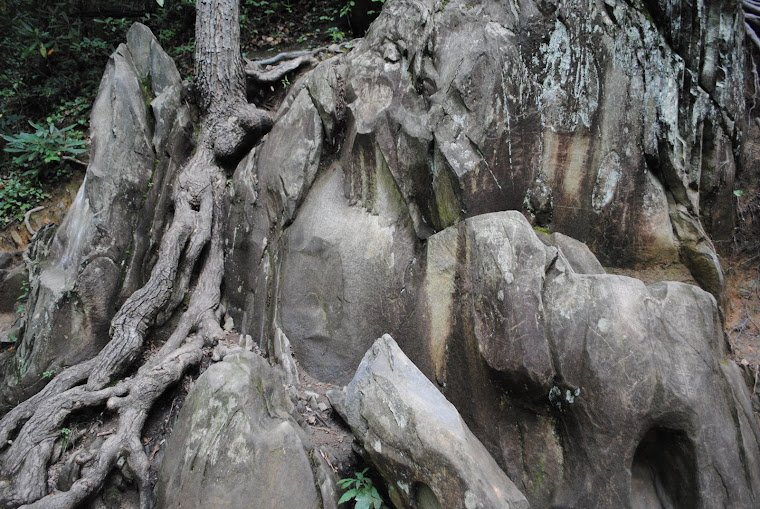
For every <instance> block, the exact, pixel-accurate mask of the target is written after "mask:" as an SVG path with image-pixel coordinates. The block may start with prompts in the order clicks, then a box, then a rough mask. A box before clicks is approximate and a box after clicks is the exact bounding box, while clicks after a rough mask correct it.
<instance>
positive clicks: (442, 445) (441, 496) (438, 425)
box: [345, 334, 529, 509]
mask: <svg viewBox="0 0 760 509" xmlns="http://www.w3.org/2000/svg"><path fill="white" fill-rule="evenodd" d="M345 405H346V414H347V418H348V423H349V424H350V426H351V430H352V431H353V433H354V435H355V436H356V438H357V439H358V440H359V442H360V443H361V444H362V446H363V448H364V451H365V453H366V454H367V456H368V457H369V458H370V459H371V461H372V463H373V464H374V465H375V467H376V468H377V469H378V471H379V472H380V474H381V475H382V476H383V477H384V478H385V479H386V480H387V481H388V485H389V491H390V497H391V501H392V502H393V504H394V506H395V507H398V508H406V507H410V508H411V507H420V508H425V509H435V508H438V509H440V508H443V507H466V508H468V509H476V508H477V509H495V508H498V507H503V508H505V509H506V508H514V509H517V508H527V507H529V505H528V501H527V500H526V499H525V497H524V496H523V494H522V493H520V490H518V489H517V488H516V487H515V485H514V483H512V481H511V480H510V479H509V478H508V477H507V476H506V475H505V474H504V472H502V471H501V469H500V468H499V466H498V465H497V464H496V462H495V461H494V460H493V458H492V457H491V456H490V455H489V454H488V451H486V449H485V447H483V444H481V443H480V442H479V441H478V439H477V438H475V436H474V435H473V434H472V433H471V432H470V430H469V429H468V428H467V425H466V424H465V423H464V421H463V420H462V418H461V417H460V416H459V413H458V412H457V410H456V408H454V406H453V405H452V404H451V403H449V402H448V401H446V398H445V397H443V395H442V394H441V393H440V392H439V391H438V389H437V388H436V387H435V386H434V385H433V384H432V383H431V382H430V380H428V379H427V378H425V375H423V374H422V372H421V371H420V370H419V369H417V367H416V366H415V365H414V364H412V362H411V361H410V360H409V358H408V357H407V356H406V355H404V352H402V351H401V349H400V348H399V347H398V345H397V344H396V342H395V341H393V338H391V337H390V336H389V335H387V334H386V335H384V336H383V337H382V338H380V339H378V340H377V341H375V343H374V344H373V345H372V348H370V349H369V350H368V351H367V354H366V355H365V356H364V359H362V362H361V364H360V365H359V369H357V370H356V375H355V376H354V378H353V380H351V383H350V384H349V385H348V390H347V392H346V399H345Z"/></svg>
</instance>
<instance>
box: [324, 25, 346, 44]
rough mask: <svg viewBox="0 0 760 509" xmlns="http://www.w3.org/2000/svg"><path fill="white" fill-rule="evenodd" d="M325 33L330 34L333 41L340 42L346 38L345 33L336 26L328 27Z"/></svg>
mask: <svg viewBox="0 0 760 509" xmlns="http://www.w3.org/2000/svg"><path fill="white" fill-rule="evenodd" d="M327 34H328V35H329V36H330V38H331V39H332V40H333V42H341V41H343V40H344V39H345V38H346V34H345V33H344V32H343V31H342V30H341V29H340V28H338V27H330V28H328V29H327Z"/></svg>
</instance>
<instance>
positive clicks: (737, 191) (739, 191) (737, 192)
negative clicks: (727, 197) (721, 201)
mask: <svg viewBox="0 0 760 509" xmlns="http://www.w3.org/2000/svg"><path fill="white" fill-rule="evenodd" d="M743 194H744V191H742V190H741V189H734V196H741V195H743Z"/></svg>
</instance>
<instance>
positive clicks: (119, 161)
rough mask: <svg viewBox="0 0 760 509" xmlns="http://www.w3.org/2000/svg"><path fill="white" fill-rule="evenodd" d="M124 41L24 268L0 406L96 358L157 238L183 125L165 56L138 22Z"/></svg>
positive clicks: (183, 150) (184, 136) (174, 76)
mask: <svg viewBox="0 0 760 509" xmlns="http://www.w3.org/2000/svg"><path fill="white" fill-rule="evenodd" d="M127 38H128V41H129V42H128V44H126V45H124V44H122V45H120V46H119V48H118V49H117V50H116V51H115V52H114V53H113V55H111V58H110V60H109V62H108V64H107V66H106V71H105V74H104V76H103V80H102V82H101V84H100V90H99V92H98V97H97V99H96V101H95V104H94V105H93V110H92V116H91V119H90V123H91V140H92V146H91V149H90V164H89V166H88V168H87V173H86V177H85V181H84V183H83V184H82V186H81V188H80V189H79V192H78V194H77V197H76V199H75V200H74V202H73V203H72V205H71V208H70V210H69V212H68V214H67V215H66V218H65V219H64V221H63V223H62V224H61V226H60V227H59V228H58V230H57V231H56V232H55V234H54V236H52V238H47V239H45V240H44V242H43V240H42V239H40V240H39V241H38V243H39V244H40V245H39V246H38V247H37V248H36V252H39V253H40V254H39V256H37V257H36V258H35V260H34V261H33V264H32V266H31V267H29V272H30V275H31V276H32V277H31V281H32V288H31V293H30V300H29V304H28V306H27V313H28V315H27V316H28V326H27V328H26V330H25V332H24V335H23V338H22V339H21V340H20V344H19V346H18V349H17V351H16V356H15V359H13V360H12V361H11V362H5V363H3V365H2V370H3V371H4V373H3V378H4V381H5V383H4V384H3V388H2V391H0V397H1V398H2V401H10V400H12V401H16V400H18V399H20V398H22V395H23V394H27V395H28V391H29V390H39V389H40V388H41V384H39V383H38V382H39V380H40V374H41V373H42V372H43V371H59V370H60V368H61V367H62V366H64V365H72V364H75V363H77V362H79V361H81V360H84V359H86V358H89V357H91V356H93V355H94V354H96V353H97V352H98V351H99V350H100V348H101V347H102V346H103V345H104V344H105V343H106V342H107V341H108V328H109V323H110V320H111V317H112V316H113V314H114V313H115V311H116V310H117V309H118V307H119V305H120V304H121V299H122V298H123V297H120V294H126V295H128V294H129V293H131V291H134V289H135V287H136V286H138V285H139V286H141V285H142V283H143V282H144V280H145V277H146V276H147V274H148V272H149V267H150V263H151V262H150V260H149V259H148V257H149V256H150V254H149V251H150V244H151V239H153V238H155V237H156V236H158V235H160V233H161V230H162V224H163V218H162V215H163V208H162V203H164V200H165V199H166V197H167V196H168V195H169V194H170V192H171V190H170V189H171V188H170V184H171V180H172V174H173V172H175V171H176V169H177V168H178V166H179V165H180V164H181V163H182V161H183V160H184V158H185V156H186V154H187V151H188V142H187V140H188V135H189V134H191V133H192V128H191V127H190V120H189V114H188V113H187V111H186V108H185V107H184V106H180V101H179V93H180V90H181V81H180V78H179V73H178V72H177V69H176V67H175V65H174V63H173V61H172V60H171V58H170V57H169V56H168V55H166V53H165V52H164V51H163V50H162V49H161V48H160V47H159V45H158V43H157V41H156V39H155V37H154V36H153V34H152V33H151V32H150V30H149V29H148V28H147V27H145V26H143V25H140V24H135V25H134V26H133V27H132V28H131V29H130V31H129V33H128V37H127ZM154 124H155V126H156V127H155V129H154V128H153V125H154ZM162 195H163V196H162ZM38 237H40V235H38ZM43 244H44V245H43ZM153 250H155V247H153ZM30 385H31V386H32V387H31V388H29V386H30Z"/></svg>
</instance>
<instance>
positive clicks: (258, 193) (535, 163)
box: [226, 0, 744, 383]
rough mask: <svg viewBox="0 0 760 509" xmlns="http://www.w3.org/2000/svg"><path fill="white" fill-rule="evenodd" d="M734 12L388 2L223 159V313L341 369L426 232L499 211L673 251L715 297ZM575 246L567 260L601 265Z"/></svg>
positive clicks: (624, 260)
mask: <svg viewBox="0 0 760 509" xmlns="http://www.w3.org/2000/svg"><path fill="white" fill-rule="evenodd" d="M678 5H680V4H678ZM663 13H664V14H663ZM700 16H701V17H700ZM697 18H699V19H700V20H701V21H700V23H698V24H695V23H694V21H693V20H695V19H697ZM740 19H741V12H740V8H739V4H738V3H737V2H712V1H707V0H699V1H698V2H696V3H695V4H694V7H693V9H691V8H690V9H686V8H683V9H682V8H677V6H676V3H673V2H669V1H666V0H662V1H661V2H645V3H644V4H642V5H638V4H637V6H633V5H629V4H626V3H624V2H618V1H612V0H610V1H607V2H602V1H598V2H592V3H591V4H588V3H587V2H580V1H576V0H572V1H568V2H561V3H557V2H534V1H532V0H520V1H518V2H515V3H514V5H511V6H509V5H507V4H504V3H502V2H479V3H477V4H475V3H472V2H466V1H465V0H453V1H450V2H439V1H433V0H424V1H423V0H395V1H394V2H392V3H388V5H386V6H385V7H384V9H383V12H382V14H381V15H380V17H379V18H378V19H377V20H376V21H375V23H374V24H373V27H372V29H371V30H370V33H369V35H368V36H367V37H366V38H365V40H364V41H363V42H362V43H361V44H359V45H358V47H357V48H355V49H354V50H353V51H351V52H350V53H349V54H348V55H346V56H345V57H340V58H333V59H330V60H327V61H324V62H322V63H321V64H320V65H318V66H317V67H316V69H314V70H313V71H311V72H310V73H308V74H307V75H306V76H304V77H303V78H302V79H301V80H299V82H298V83H297V84H296V85H297V86H295V87H293V88H292V89H291V93H290V95H289V97H288V99H287V101H286V103H285V104H284V105H283V107H282V108H281V109H280V111H279V112H278V116H277V121H276V125H275V127H274V129H273V131H272V132H271V133H270V134H269V136H268V137H267V139H265V140H264V142H263V143H262V145H261V146H260V147H259V148H258V149H257V150H256V151H255V153H254V154H252V155H250V156H249V157H248V158H247V159H246V161H244V163H241V165H240V166H239V167H238V169H237V171H236V173H235V178H234V180H233V189H234V193H235V203H234V204H233V206H232V208H231V210H230V219H231V221H230V226H229V231H228V233H227V243H228V249H229V251H230V253H231V255H230V257H229V258H228V262H227V267H228V270H227V274H226V277H227V278H228V280H229V281H230V284H229V285H227V288H226V299H227V301H228V302H229V304H230V310H231V312H232V314H233V315H234V317H235V320H236V323H237V324H240V325H241V328H242V330H243V332H244V333H247V334H251V336H252V337H253V338H254V339H255V340H256V341H257V342H258V343H259V344H260V345H262V346H264V345H266V344H268V342H269V341H270V339H269V338H270V336H271V333H272V331H273V330H275V329H276V328H280V329H281V330H282V331H284V332H285V333H286V335H287V336H288V338H289V339H290V340H291V342H292V345H293V349H294V351H295V352H296V354H297V355H298V356H299V357H300V358H302V360H303V361H304V362H305V365H306V366H307V368H308V369H309V370H314V372H315V373H316V374H318V375H319V376H323V377H327V378H328V379H330V380H331V381H336V382H340V383H346V382H347V381H348V379H349V378H350V375H351V373H352V370H353V369H354V367H355V366H356V365H357V364H358V362H359V359H360V358H361V355H362V354H363V352H364V351H365V350H366V348H367V347H368V346H369V344H370V342H371V341H372V338H375V337H378V336H379V335H380V334H382V333H384V332H388V333H391V334H393V335H394V337H396V338H397V339H398V340H399V342H400V344H403V343H404V340H405V334H402V333H401V331H402V330H404V329H406V328H408V327H411V326H413V323H411V322H413V321H414V318H413V317H412V316H411V313H412V308H413V307H414V306H413V302H414V300H415V299H416V297H415V296H414V295H412V294H413V292H414V291H416V283H415V281H416V279H418V278H419V277H420V274H421V273H422V268H421V267H420V264H419V260H421V259H423V258H424V256H425V255H424V252H423V251H424V249H425V239H427V238H428V237H430V236H431V235H433V234H434V233H436V232H440V231H442V230H444V229H445V228H447V227H449V226H451V225H454V224H456V223H457V222H459V221H461V220H463V219H465V218H468V217H474V216H477V215H481V214H485V213H490V212H494V211H503V210H520V211H521V212H523V214H524V215H526V217H528V218H530V220H531V222H532V224H533V225H538V226H543V227H549V228H550V229H551V230H554V231H560V232H563V233H564V234H566V235H567V236H568V237H565V238H568V239H569V238H574V239H578V240H579V241H581V242H584V243H586V244H587V246H588V247H589V248H590V250H591V251H592V252H594V253H595V254H596V256H598V257H599V259H600V260H601V261H602V262H603V263H604V264H605V265H610V266H621V265H626V264H633V263H642V262H671V261H674V260H677V259H679V258H680V259H681V260H682V261H683V262H685V263H686V264H687V266H688V267H689V268H690V270H691V271H692V274H693V276H694V278H695V279H696V280H697V281H698V282H699V283H700V284H701V285H702V286H703V288H705V289H706V290H708V291H709V292H711V293H713V295H716V296H718V295H719V293H720V291H721V288H722V286H723V274H722V269H721V266H720V260H719V258H718V256H717V255H716V252H715V248H714V246H713V243H712V240H711V238H715V239H718V240H724V239H725V238H728V236H730V232H731V229H732V224H733V216H732V215H733V212H732V210H733V209H732V207H733V205H732V203H733V202H732V199H733V198H732V190H733V187H732V186H733V179H734V173H735V167H736V163H735V159H734V158H735V156H734V154H736V153H738V147H739V142H740V135H741V133H740V129H739V128H738V127H737V125H738V124H737V121H738V120H739V119H741V118H742V115H743V114H744V106H743V104H744V103H743V100H742V99H741V97H742V96H743V86H744V85H743V81H742V66H741V65H740V64H741V62H742V56H741V30H739V29H736V30H734V27H737V26H740ZM695 55H703V56H704V58H698V57H696V56H695ZM721 69H733V71H732V72H730V73H726V72H723V71H721ZM341 187H342V192H341ZM341 195H342V196H341ZM349 218H350V219H349ZM391 239H392V242H391ZM389 242H391V243H390V244H389ZM560 242H562V239H561V240H560ZM571 243H572V241H570V240H568V241H567V242H566V243H565V246H564V247H565V249H564V250H563V252H564V253H565V256H566V257H567V258H568V261H569V262H570V263H571V265H573V264H575V268H576V269H577V270H578V271H582V272H587V273H601V271H602V269H601V264H600V263H599V262H598V261H597V260H595V259H594V258H595V257H592V256H590V253H588V252H586V253H581V251H583V250H584V249H582V248H581V247H580V245H579V244H578V245H576V248H577V249H576V248H571V246H570V244H571ZM584 260H585V261H584ZM584 264H585V265H584ZM242 265H245V266H247V267H251V270H247V271H239V270H237V269H236V267H239V266H242ZM379 296H384V298H380V297H379ZM380 302H385V303H386V304H383V305H382V306H381V305H380V304H379V303H380ZM388 303H391V304H388ZM381 307H382V309H381ZM399 317H402V318H399ZM413 347H414V348H417V347H416V346H413ZM404 348H406V346H404ZM506 357H509V355H506Z"/></svg>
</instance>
